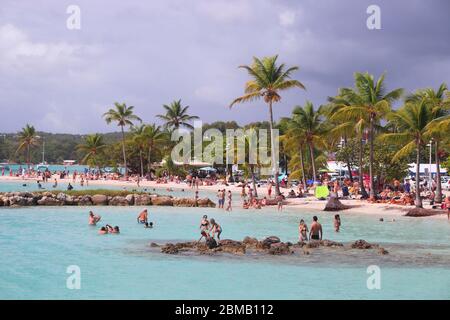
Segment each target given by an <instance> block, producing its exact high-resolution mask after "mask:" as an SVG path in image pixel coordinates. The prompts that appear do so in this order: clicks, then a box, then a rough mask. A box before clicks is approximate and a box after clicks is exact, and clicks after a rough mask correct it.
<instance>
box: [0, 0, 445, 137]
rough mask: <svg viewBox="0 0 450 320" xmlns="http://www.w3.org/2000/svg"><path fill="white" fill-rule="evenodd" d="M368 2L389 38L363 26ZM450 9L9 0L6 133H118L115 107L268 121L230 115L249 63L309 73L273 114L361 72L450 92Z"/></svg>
mask: <svg viewBox="0 0 450 320" xmlns="http://www.w3.org/2000/svg"><path fill="white" fill-rule="evenodd" d="M371 4H376V5H378V6H379V7H380V9H381V30H369V29H368V28H367V26H366V20H367V18H368V16H369V15H368V14H367V13H366V10H367V7H368V6H369V5H371ZM69 5H78V6H79V8H80V9H81V29H80V30H69V29H68V28H67V26H66V20H67V19H68V17H69V14H68V13H67V12H66V10H67V7H68V6H69ZM449 13H450V1H446V0H430V1H424V0H422V1H417V0H396V1H392V0H390V1H387V0H386V1H382V0H370V1H365V0H345V1H344V0H311V1H309V0H305V1H303V0H302V1H300V0H290V1H288V0H240V1H234V0H164V1H163V0H160V1H140V0H127V1H118V0H114V1H112V0H108V1H106V0H95V1H93V0H70V1H65V0H45V1H41V0H33V1H31V0H28V1H17V0H1V5H0V132H14V131H17V130H19V129H20V128H21V127H23V126H24V125H25V123H27V122H29V123H31V124H33V125H34V126H35V127H36V128H37V129H38V130H43V131H51V132H66V133H87V132H106V131H112V130H115V129H116V128H114V127H111V126H107V125H106V124H105V123H104V121H103V119H102V117H101V116H102V114H103V113H104V112H105V111H106V110H107V109H108V107H110V106H111V105H112V104H113V103H114V102H115V101H119V102H126V103H127V104H128V105H134V106H135V108H136V112H137V113H138V115H139V116H141V118H142V119H144V120H145V121H146V122H154V121H156V122H157V120H156V119H155V115H156V114H158V113H161V112H162V107H161V106H162V104H167V103H170V102H171V101H173V100H175V99H180V98H181V99H182V102H183V103H184V104H187V105H189V106H191V108H190V112H191V113H192V114H195V115H199V116H200V117H201V119H202V120H203V121H205V122H211V121H215V120H236V121H238V122H239V123H245V122H250V121H259V120H266V119H267V117H268V115H267V109H266V107H265V106H264V105H263V103H261V102H260V103H254V104H248V105H240V106H238V107H236V108H235V109H233V110H229V109H228V107H227V106H228V105H229V103H230V102H231V101H232V100H233V98H235V97H237V96H239V95H241V94H242V93H243V85H244V83H245V81H246V80H247V74H246V73H245V72H244V71H243V70H240V69H238V68H237V66H239V65H241V64H250V63H251V59H252V56H258V57H262V56H266V55H273V54H279V59H280V61H282V62H285V63H287V64H289V65H298V66H299V67H300V71H299V72H298V73H296V74H295V78H297V79H298V80H300V81H302V82H303V83H304V84H305V86H306V87H307V91H301V90H293V91H290V92H288V93H286V94H285V95H284V96H283V99H282V101H281V102H280V103H279V104H278V105H277V106H276V109H275V116H276V118H278V117H280V116H287V115H289V113H290V111H291V110H292V107H293V106H294V105H297V104H303V103H304V102H305V100H311V101H313V102H314V104H316V105H320V104H322V103H324V102H325V100H326V97H327V96H329V95H334V94H335V93H336V92H337V89H338V88H339V87H344V86H350V85H351V84H352V77H353V72H355V71H369V72H371V73H373V74H375V75H377V76H378V75H379V74H380V73H382V72H384V71H386V72H387V85H388V88H394V87H403V88H405V89H407V90H415V89H417V88H420V87H425V86H433V87H436V86H438V85H439V83H441V82H447V83H449V84H450V19H449V18H448V14H449Z"/></svg>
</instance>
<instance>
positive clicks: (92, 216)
mask: <svg viewBox="0 0 450 320" xmlns="http://www.w3.org/2000/svg"><path fill="white" fill-rule="evenodd" d="M101 218H102V217H100V216H97V215H95V214H94V213H93V212H92V211H89V224H90V225H91V226H95V225H96V224H97V222H99V221H100V219H101Z"/></svg>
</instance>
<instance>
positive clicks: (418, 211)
mask: <svg viewBox="0 0 450 320" xmlns="http://www.w3.org/2000/svg"><path fill="white" fill-rule="evenodd" d="M442 213H444V212H443V211H440V210H432V209H424V208H414V209H411V210H409V211H408V212H407V213H406V214H405V216H407V217H429V216H435V215H437V214H442Z"/></svg>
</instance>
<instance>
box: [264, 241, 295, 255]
mask: <svg viewBox="0 0 450 320" xmlns="http://www.w3.org/2000/svg"><path fill="white" fill-rule="evenodd" d="M291 253H292V250H291V249H290V248H289V246H288V244H287V243H284V242H276V243H272V244H271V245H270V249H269V254H273V255H281V254H291Z"/></svg>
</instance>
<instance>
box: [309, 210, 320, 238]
mask: <svg viewBox="0 0 450 320" xmlns="http://www.w3.org/2000/svg"><path fill="white" fill-rule="evenodd" d="M309 239H311V240H322V225H321V224H320V223H319V222H318V219H317V216H314V217H313V223H312V224H311V231H309Z"/></svg>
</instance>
